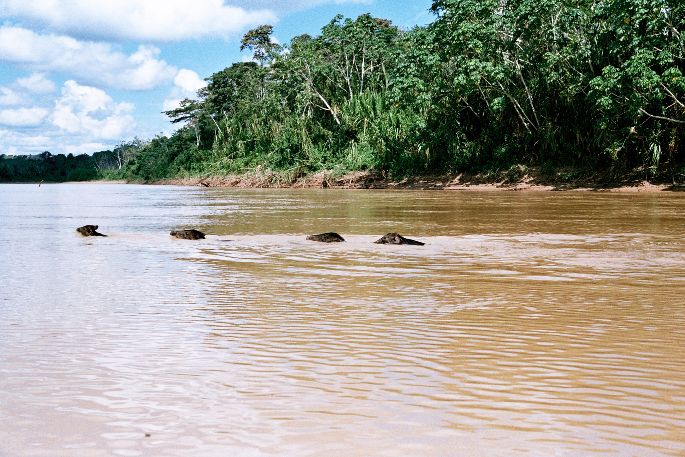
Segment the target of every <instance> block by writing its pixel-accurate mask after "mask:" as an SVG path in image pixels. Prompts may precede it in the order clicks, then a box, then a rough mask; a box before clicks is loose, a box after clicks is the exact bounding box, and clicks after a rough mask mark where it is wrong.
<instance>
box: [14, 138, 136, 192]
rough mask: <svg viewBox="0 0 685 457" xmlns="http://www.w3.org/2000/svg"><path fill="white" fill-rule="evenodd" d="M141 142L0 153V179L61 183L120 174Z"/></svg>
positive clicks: (121, 175)
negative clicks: (82, 150)
mask: <svg viewBox="0 0 685 457" xmlns="http://www.w3.org/2000/svg"><path fill="white" fill-rule="evenodd" d="M142 146H143V143H142V142H141V141H140V140H134V141H130V142H127V143H122V144H120V145H119V146H117V147H116V148H114V150H112V151H110V150H107V151H98V152H95V153H93V154H91V155H89V154H80V155H76V156H75V155H73V154H68V155H64V154H54V155H53V154H52V153H50V152H49V151H45V152H42V153H40V154H36V155H13V156H8V155H2V154H0V182H40V181H45V182H64V181H89V180H93V179H107V178H115V179H116V178H120V177H123V173H124V171H125V165H126V163H127V161H129V160H130V159H131V158H132V156H133V155H134V154H136V153H138V152H139V151H141V150H142Z"/></svg>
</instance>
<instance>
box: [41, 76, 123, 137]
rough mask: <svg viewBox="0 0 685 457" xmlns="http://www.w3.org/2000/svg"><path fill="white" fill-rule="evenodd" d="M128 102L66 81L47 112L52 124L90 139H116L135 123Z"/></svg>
mask: <svg viewBox="0 0 685 457" xmlns="http://www.w3.org/2000/svg"><path fill="white" fill-rule="evenodd" d="M132 112H133V105H131V104H130V103H115V102H114V101H113V100H112V98H111V97H110V96H109V95H108V94H107V93H106V92H105V91H103V90H100V89H97V88H95V87H89V86H82V85H80V84H78V83H76V82H75V81H67V82H65V83H64V87H63V88H62V95H61V97H60V98H59V99H58V100H57V101H56V102H55V109H54V111H53V113H52V115H51V116H50V120H51V122H52V124H53V125H55V126H56V127H58V128H59V129H60V130H62V131H65V132H69V133H78V134H80V135H84V136H86V137H88V138H90V139H102V140H117V139H120V138H123V137H124V136H125V135H126V134H127V133H129V132H130V131H131V129H132V128H133V127H134V126H135V121H134V119H133V116H132V115H131V113H132Z"/></svg>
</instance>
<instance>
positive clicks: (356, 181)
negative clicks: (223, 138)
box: [153, 165, 685, 192]
mask: <svg viewBox="0 0 685 457" xmlns="http://www.w3.org/2000/svg"><path fill="white" fill-rule="evenodd" d="M153 184H167V185H184V186H201V187H234V188H314V189H325V188H337V189H409V190H452V191H595V192H599V191H604V192H664V191H666V192H681V191H685V182H674V181H673V179H670V180H669V179H666V178H665V177H661V176H659V177H656V178H652V179H646V177H645V172H644V171H643V170H634V171H633V172H631V173H628V174H623V175H621V176H612V175H611V174H609V173H587V172H582V171H579V170H576V169H560V170H556V171H555V172H553V173H545V172H543V171H542V170H541V169H540V168H535V167H525V166H522V165H517V166H514V167H511V168H509V169H508V170H505V171H495V172H488V173H475V174H468V173H460V174H443V175H427V176H415V177H408V178H404V179H392V178H389V177H386V176H384V175H383V174H380V173H374V172H361V171H360V172H353V173H348V174H345V175H341V176H336V175H334V174H333V173H332V172H330V171H322V172H318V173H314V174H310V175H303V176H293V175H292V174H289V173H284V172H276V171H272V170H262V169H257V170H255V171H252V172H248V173H245V174H240V175H226V176H206V177H192V178H176V179H166V180H161V181H156V182H154V183H153Z"/></svg>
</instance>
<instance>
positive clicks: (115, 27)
mask: <svg viewBox="0 0 685 457" xmlns="http://www.w3.org/2000/svg"><path fill="white" fill-rule="evenodd" d="M229 3H230V2H229ZM242 3H243V4H245V2H242ZM247 3H249V2H247ZM284 3H287V2H284ZM2 16H5V17H7V18H16V19H21V20H23V21H28V22H29V23H36V24H39V25H41V26H43V27H48V28H51V29H53V30H57V31H60V32H64V33H68V34H70V35H72V36H80V37H90V38H97V39H131V40H143V41H176V40H184V39H189V38H200V37H207V36H228V35H231V34H234V33H236V32H238V31H240V30H242V29H244V28H245V27H249V26H254V25H258V24H263V23H273V22H275V21H276V16H275V15H274V13H272V12H271V11H269V10H268V9H258V10H251V11H250V10H247V9H245V8H240V7H237V6H231V5H229V4H226V2H224V0H194V1H193V2H189V1H187V0H144V1H141V0H117V1H111V0H31V1H27V0H0V17H2Z"/></svg>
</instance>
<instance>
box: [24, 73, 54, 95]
mask: <svg viewBox="0 0 685 457" xmlns="http://www.w3.org/2000/svg"><path fill="white" fill-rule="evenodd" d="M17 85H18V86H20V87H22V88H24V89H26V90H28V91H29V92H34V93H36V94H49V93H51V92H54V91H55V89H56V87H55V83H53V82H52V81H50V80H49V79H47V78H46V77H45V74H44V73H33V74H31V75H29V76H27V77H26V78H19V79H17Z"/></svg>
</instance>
